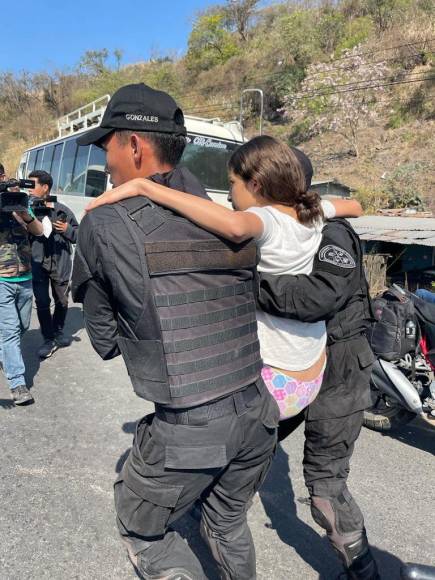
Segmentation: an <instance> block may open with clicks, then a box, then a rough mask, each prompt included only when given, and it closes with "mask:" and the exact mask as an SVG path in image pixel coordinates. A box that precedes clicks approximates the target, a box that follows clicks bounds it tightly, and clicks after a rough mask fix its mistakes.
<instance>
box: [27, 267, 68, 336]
mask: <svg viewBox="0 0 435 580" xmlns="http://www.w3.org/2000/svg"><path fill="white" fill-rule="evenodd" d="M32 273H33V294H34V296H35V303H36V312H37V314H38V320H39V325H40V327H41V334H42V336H43V337H44V339H45V340H53V339H54V337H55V335H56V333H58V332H60V331H62V330H63V327H64V326H65V319H66V315H67V312H68V293H69V290H68V280H67V281H60V280H58V279H57V277H56V274H55V273H54V272H53V273H50V272H47V271H46V270H44V268H42V267H41V266H39V267H38V266H35V265H33V267H32ZM50 286H51V294H52V296H53V300H54V312H53V314H52V313H51V309H50V304H51V298H50Z"/></svg>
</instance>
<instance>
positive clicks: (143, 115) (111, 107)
mask: <svg viewBox="0 0 435 580" xmlns="http://www.w3.org/2000/svg"><path fill="white" fill-rule="evenodd" d="M122 129H124V130H127V131H145V132H157V133H170V134H172V135H186V127H185V125H184V115H183V111H182V110H181V109H180V107H179V106H178V105H177V103H176V102H175V101H174V99H173V98H172V97H171V96H170V95H168V93H165V92H164V91H156V90H155V89H153V88H151V87H149V86H148V85H145V84H144V83H138V84H135V85H125V87H121V88H120V89H118V90H117V91H116V93H115V94H114V95H113V96H112V98H111V99H110V101H109V103H108V104H107V108H106V110H105V112H104V115H103V118H102V120H101V124H100V126H99V127H96V128H95V129H92V131H89V132H88V133H86V134H85V135H82V136H81V137H79V138H78V139H77V143H78V144H79V145H91V144H92V143H93V144H95V145H98V146H100V145H101V142H102V141H103V140H104V139H105V138H106V137H107V136H108V135H110V133H112V132H113V131H117V130H122Z"/></svg>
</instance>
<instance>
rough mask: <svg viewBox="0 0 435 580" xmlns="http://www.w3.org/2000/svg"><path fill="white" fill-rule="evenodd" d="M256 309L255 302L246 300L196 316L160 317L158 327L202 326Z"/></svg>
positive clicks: (175, 328)
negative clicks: (243, 302) (236, 304)
mask: <svg viewBox="0 0 435 580" xmlns="http://www.w3.org/2000/svg"><path fill="white" fill-rule="evenodd" d="M255 309H256V307H255V302H248V303H247V304H240V305H239V306H233V307H232V308H225V309H223V310H215V311H214V312H206V313H205V314H198V315H196V316H182V317H180V318H162V319H161V320H160V327H161V329H162V330H181V329H183V328H195V327H196V326H204V325H206V324H216V323H217V322H223V321H224V320H229V319H230V318H238V317H239V316H244V315H246V314H249V313H250V312H254V311H255Z"/></svg>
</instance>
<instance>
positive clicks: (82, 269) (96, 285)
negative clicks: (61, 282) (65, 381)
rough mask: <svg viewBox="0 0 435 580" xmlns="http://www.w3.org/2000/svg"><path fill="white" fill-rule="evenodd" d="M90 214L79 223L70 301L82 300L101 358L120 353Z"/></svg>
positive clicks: (92, 340) (90, 333) (93, 344)
mask: <svg viewBox="0 0 435 580" xmlns="http://www.w3.org/2000/svg"><path fill="white" fill-rule="evenodd" d="M94 234H95V232H94V231H93V228H92V224H91V218H90V216H89V215H87V216H85V217H84V218H83V220H82V222H81V224H80V232H79V236H78V240H77V248H76V253H75V257H74V265H73V275H72V296H73V300H74V302H81V303H82V304H83V313H84V318H85V325H86V330H87V332H88V335H89V338H90V340H91V344H92V346H93V347H94V349H95V351H96V352H97V353H98V354H99V355H100V357H101V358H102V359H104V360H108V359H111V358H114V357H116V356H118V355H119V354H120V351H119V348H118V343H117V337H118V326H117V322H116V318H115V312H114V307H113V300H112V299H111V286H110V282H109V281H108V280H107V278H106V277H105V276H104V272H103V271H102V267H101V258H102V255H101V249H100V246H99V244H98V242H97V240H96V238H95V235H94Z"/></svg>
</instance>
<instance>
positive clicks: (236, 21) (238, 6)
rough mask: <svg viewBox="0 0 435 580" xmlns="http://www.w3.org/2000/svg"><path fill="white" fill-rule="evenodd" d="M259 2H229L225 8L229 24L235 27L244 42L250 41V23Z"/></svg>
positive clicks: (231, 0) (238, 0)
mask: <svg viewBox="0 0 435 580" xmlns="http://www.w3.org/2000/svg"><path fill="white" fill-rule="evenodd" d="M258 2H259V0H228V4H227V6H226V7H225V11H226V14H227V18H228V24H229V25H230V26H234V28H235V29H236V31H237V33H238V35H239V37H240V40H241V41H242V42H246V41H247V39H248V30H249V23H250V20H251V19H252V17H253V15H254V14H255V9H256V7H257V5H258Z"/></svg>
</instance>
